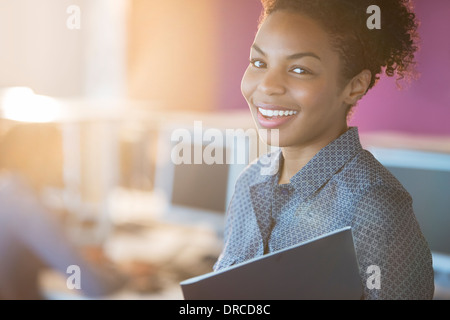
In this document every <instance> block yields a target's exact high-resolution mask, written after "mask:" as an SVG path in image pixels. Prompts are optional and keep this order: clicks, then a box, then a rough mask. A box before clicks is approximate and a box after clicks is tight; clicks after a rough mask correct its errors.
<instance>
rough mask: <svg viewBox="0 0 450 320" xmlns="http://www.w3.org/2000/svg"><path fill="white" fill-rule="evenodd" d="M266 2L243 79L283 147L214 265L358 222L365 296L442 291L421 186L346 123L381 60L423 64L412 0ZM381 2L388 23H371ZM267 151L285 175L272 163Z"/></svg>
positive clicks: (242, 193) (249, 186)
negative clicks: (389, 166)
mask: <svg viewBox="0 0 450 320" xmlns="http://www.w3.org/2000/svg"><path fill="white" fill-rule="evenodd" d="M262 3H263V6H264V12H263V16H262V19H261V23H260V26H259V29H258V32H257V34H256V37H255V41H254V43H253V45H252V47H251V53H250V65H249V67H248V69H247V70H246V72H245V74H244V77H243V79H242V85H241V88H242V94H243V96H244V97H245V99H246V101H247V102H248V105H249V107H250V111H251V114H252V116H253V118H254V121H255V123H256V126H257V127H258V129H265V130H269V131H270V130H276V131H277V132H278V137H279V139H278V141H271V138H270V137H271V136H276V135H271V134H268V135H267V136H268V138H267V142H268V143H269V144H272V145H278V146H279V147H280V151H276V152H274V153H272V154H269V155H267V156H265V157H264V156H263V157H262V158H260V159H259V161H257V162H255V163H252V164H251V165H250V166H248V167H247V168H246V170H244V172H243V173H242V174H241V176H240V177H239V179H238V181H237V183H236V189H235V194H234V196H233V199H232V201H231V204H230V206H229V212H228V213H227V222H226V230H225V239H224V240H225V245H224V249H223V252H222V254H221V256H220V257H219V259H218V261H217V263H216V265H215V267H214V268H215V270H220V269H223V268H226V267H229V266H231V265H233V264H236V263H240V262H243V261H246V260H248V259H251V258H253V257H256V256H261V255H263V254H266V253H269V252H274V251H277V250H280V249H283V248H286V247H288V246H291V245H294V244H297V243H300V242H302V241H305V240H309V239H312V238H314V237H316V236H320V235H322V234H325V233H327V232H331V231H334V230H336V229H340V228H342V227H345V226H351V227H352V230H353V236H354V241H355V249H356V254H357V259H358V263H359V267H360V276H361V281H362V284H363V286H364V297H363V298H364V299H432V297H433V294H434V276H433V268H432V259H431V253H430V250H429V247H428V245H427V242H426V240H425V238H424V237H423V235H422V233H421V230H420V227H419V225H418V222H417V221H416V218H415V216H414V213H413V210H412V201H411V197H410V195H409V194H408V193H407V191H406V190H405V189H404V188H403V187H402V185H401V184H400V183H399V182H398V181H397V180H396V179H395V178H394V177H393V176H392V175H391V174H390V173H389V172H388V171H387V170H386V169H385V168H384V167H383V166H382V165H381V164H380V163H379V162H377V161H376V160H375V158H374V157H373V156H372V155H371V154H370V153H369V152H367V151H365V150H363V149H362V147H361V144H360V142H359V136H358V129H357V128H356V127H349V126H348V124H347V120H348V116H349V113H350V112H351V110H352V108H353V107H354V106H355V105H356V104H357V102H358V101H359V100H360V99H361V98H362V97H363V96H364V95H365V94H366V93H367V91H368V90H369V89H370V88H372V87H373V86H374V85H375V84H376V82H377V80H378V78H379V76H380V74H381V73H382V71H384V73H385V74H386V75H388V76H394V75H395V74H397V75H398V76H399V77H400V78H403V77H406V76H408V75H411V74H412V73H411V72H410V70H413V69H412V67H413V65H414V60H413V58H414V52H415V51H416V49H417V46H416V40H417V32H416V29H417V21H416V19H415V15H414V13H413V12H412V9H411V6H410V4H409V2H408V1H406V0H387V1H372V0H370V1H364V0H340V1H336V0H322V1H317V0H272V1H268V0H263V1H262ZM371 5H377V6H379V8H380V9H381V29H370V28H368V24H367V19H368V18H369V17H370V15H368V14H367V8H368V7H369V6H371ZM268 159H269V160H270V161H268ZM268 162H270V163H271V166H272V167H273V168H274V169H275V170H274V172H275V174H274V175H265V174H262V169H264V172H267V168H265V167H264V164H266V163H268ZM370 266H377V267H379V270H380V272H381V274H380V281H381V282H380V285H381V286H375V287H374V286H370V287H368V286H366V283H367V282H366V281H367V279H368V277H369V276H370V274H368V273H367V271H368V268H369V267H370ZM269 276H270V275H269Z"/></svg>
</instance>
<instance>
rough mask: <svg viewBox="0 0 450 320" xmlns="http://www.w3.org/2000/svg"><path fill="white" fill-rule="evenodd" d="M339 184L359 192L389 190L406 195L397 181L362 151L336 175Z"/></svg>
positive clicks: (369, 154) (368, 154)
mask: <svg viewBox="0 0 450 320" xmlns="http://www.w3.org/2000/svg"><path fill="white" fill-rule="evenodd" d="M336 179H337V181H338V182H339V183H341V184H345V185H347V186H348V187H352V188H354V189H356V190H359V191H360V192H367V191H369V190H377V189H389V190H392V191H396V192H399V193H404V194H405V195H406V194H407V193H408V192H407V191H406V189H405V188H404V187H403V185H402V184H401V183H400V182H399V181H398V179H397V178H396V177H395V176H394V175H393V174H392V173H391V172H390V171H389V170H388V169H386V168H385V167H384V166H383V165H382V164H381V163H380V162H379V161H378V160H377V159H376V158H375V157H374V156H373V155H372V154H371V153H370V152H369V151H367V150H364V149H362V150H361V151H360V152H359V153H358V154H357V155H356V156H355V157H354V158H353V159H352V160H351V161H350V162H349V163H347V165H346V166H345V167H344V168H343V169H342V170H341V171H340V172H339V173H338V174H337V176H336Z"/></svg>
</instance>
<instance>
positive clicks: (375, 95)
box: [218, 0, 450, 135]
mask: <svg viewBox="0 0 450 320" xmlns="http://www.w3.org/2000/svg"><path fill="white" fill-rule="evenodd" d="M260 10H261V5H260V2H259V1H258V0H245V1H242V0H224V1H222V4H221V5H220V13H219V16H220V17H221V33H220V37H221V41H219V42H220V43H221V51H222V56H221V59H222V61H221V65H220V71H221V73H220V86H219V92H220V94H219V101H218V104H219V108H220V109H242V108H247V105H246V103H245V101H244V99H243V98H242V96H241V93H240V81H241V78H242V74H243V72H244V70H245V68H246V66H247V64H248V54H249V48H250V46H251V43H252V41H253V37H254V35H255V32H256V26H257V19H258V17H259V14H260ZM416 13H417V16H418V18H419V19H420V20H421V26H420V29H419V32H420V34H421V37H422V46H421V50H420V52H419V53H418V54H417V59H418V63H419V65H418V70H419V72H420V73H421V78H420V79H419V80H417V81H416V82H413V83H412V84H411V85H410V86H408V87H407V88H405V89H403V90H398V89H397V87H396V84H395V81H394V80H393V79H390V78H383V79H382V80H381V81H380V82H379V83H378V85H377V86H376V87H375V88H373V89H372V90H371V91H370V92H369V93H368V94H367V95H366V96H365V97H364V99H363V100H362V101H361V102H360V104H359V105H358V107H357V110H356V113H355V114H354V116H353V119H352V121H351V125H356V126H358V127H359V128H360V131H361V132H369V131H380V130H392V131H401V132H407V133H419V134H445V135H450V1H448V0H433V1H429V0H428V1H425V0H416Z"/></svg>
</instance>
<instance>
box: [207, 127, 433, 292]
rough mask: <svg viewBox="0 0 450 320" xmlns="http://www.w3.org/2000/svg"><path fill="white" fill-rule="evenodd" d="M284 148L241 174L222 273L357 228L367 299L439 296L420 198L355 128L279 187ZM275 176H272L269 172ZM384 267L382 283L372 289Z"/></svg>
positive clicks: (229, 214)
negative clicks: (417, 206) (418, 212)
mask: <svg viewBox="0 0 450 320" xmlns="http://www.w3.org/2000/svg"><path fill="white" fill-rule="evenodd" d="M282 161H283V156H282V153H281V151H280V150H278V151H275V152H273V153H270V154H267V155H265V156H262V157H260V158H259V159H258V160H257V161H255V162H254V163H252V164H250V165H249V166H248V167H247V168H246V169H245V170H244V171H243V172H242V173H241V175H240V176H239V179H238V181H237V182H236V186H235V191H234V195H233V198H232V200H231V203H230V205H229V209H228V212H227V216H226V226H225V234H224V248H223V251H222V254H221V255H220V257H219V259H218V261H217V262H216V264H215V265H214V270H220V269H223V268H226V267H229V266H231V265H233V264H237V263H241V262H244V261H246V260H248V259H251V258H254V257H257V256H261V255H263V254H266V253H269V252H274V251H277V250H280V249H283V248H286V247H289V246H292V245H295V244H297V243H300V242H303V241H306V240H310V239H312V238H314V237H317V236H320V235H323V234H325V233H328V232H331V231H334V230H337V229H340V228H343V227H346V226H351V227H352V232H353V237H354V243H355V252H356V255H357V260H358V264H359V268H360V276H361V281H362V284H363V287H364V297H363V298H364V299H432V298H433V295H434V273H433V267H432V256H431V252H430V249H429V247H428V244H427V242H426V239H425V238H424V236H423V234H422V232H421V230H420V226H419V224H418V222H417V220H416V218H415V215H414V212H413V209H412V199H411V196H410V195H409V194H408V192H407V191H406V190H405V189H404V188H403V186H402V185H401V184H400V183H399V182H398V180H397V179H396V178H395V177H394V176H393V175H392V174H391V173H390V172H389V171H388V170H387V169H386V168H384V167H383V166H382V165H381V164H380V163H379V162H378V161H377V160H376V159H375V158H374V157H373V156H372V154H371V153H370V152H368V151H366V150H364V149H363V148H362V146H361V143H360V141H359V135H358V129H357V128H356V127H352V128H350V129H349V130H348V131H347V132H345V133H344V134H343V135H341V136H340V137H339V138H337V139H336V140H334V141H333V142H331V143H330V144H329V145H327V146H326V147H324V148H323V149H322V150H320V151H319V152H318V153H317V154H316V155H315V156H314V157H313V158H312V159H311V160H310V161H309V162H308V163H307V165H306V166H305V167H303V168H302V169H301V170H300V171H299V172H297V174H296V175H295V176H294V177H293V178H292V179H291V180H290V183H289V184H284V185H279V184H278V181H279V174H280V172H279V170H278V168H281V165H282ZM268 173H271V174H268ZM371 266H377V267H378V268H377V270H379V271H380V274H379V280H380V282H379V286H368V285H367V283H368V279H369V277H370V276H371V273H370V270H371V269H370V268H372V267H371Z"/></svg>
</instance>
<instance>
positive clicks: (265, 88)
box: [258, 70, 286, 96]
mask: <svg viewBox="0 0 450 320" xmlns="http://www.w3.org/2000/svg"><path fill="white" fill-rule="evenodd" d="M258 89H259V90H260V91H261V92H262V93H264V94H265V95H268V96H272V95H282V94H284V93H285V92H286V86H285V83H284V79H283V76H282V75H281V74H280V72H279V71H277V70H267V72H265V73H264V76H263V77H262V78H261V81H260V83H259V85H258Z"/></svg>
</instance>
